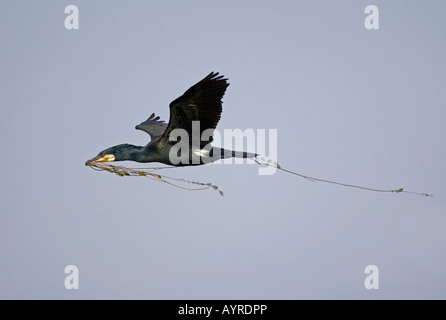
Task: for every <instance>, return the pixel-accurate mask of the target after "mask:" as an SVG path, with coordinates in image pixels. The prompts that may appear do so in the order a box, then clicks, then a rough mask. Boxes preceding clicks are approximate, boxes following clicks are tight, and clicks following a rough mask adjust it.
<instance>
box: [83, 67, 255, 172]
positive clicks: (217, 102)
mask: <svg viewBox="0 0 446 320" xmlns="http://www.w3.org/2000/svg"><path fill="white" fill-rule="evenodd" d="M228 85H229V83H228V82H227V79H225V78H224V77H223V76H219V75H218V73H214V72H211V73H210V74H209V75H208V76H207V77H205V78H204V79H203V80H201V81H200V82H198V83H197V84H195V85H194V86H192V87H191V88H190V89H188V90H187V91H186V92H185V93H184V94H183V95H182V96H181V97H179V98H177V99H175V100H174V101H172V102H171V103H170V105H169V107H170V118H169V123H167V124H166V123H165V122H164V121H162V120H159V117H155V114H152V115H151V116H150V117H149V118H148V119H147V120H146V121H144V122H142V123H140V124H139V125H137V126H136V127H135V128H136V129H138V130H142V131H145V132H147V133H148V134H149V135H150V137H151V141H150V142H149V143H148V144H147V145H146V146H134V145H130V144H120V145H117V146H114V147H111V148H108V149H105V150H104V151H101V152H100V153H99V154H98V155H97V156H96V157H94V158H93V159H91V160H88V161H87V162H86V164H87V165H88V164H89V163H91V162H103V161H124V160H131V161H137V162H160V163H164V164H168V165H174V166H188V165H202V164H206V163H210V162H214V161H216V160H220V159H224V158H229V157H238V158H254V157H255V156H256V154H253V153H247V152H240V151H232V150H226V149H222V148H218V147H213V146H211V142H212V135H213V132H214V129H215V128H216V126H217V124H218V121H219V120H220V117H221V112H222V102H221V99H222V97H223V95H224V93H225V91H226V88H227V87H228Z"/></svg>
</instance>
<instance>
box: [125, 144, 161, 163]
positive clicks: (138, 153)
mask: <svg viewBox="0 0 446 320" xmlns="http://www.w3.org/2000/svg"><path fill="white" fill-rule="evenodd" d="M129 147H130V148H131V152H130V155H131V159H130V160H133V161H137V162H155V161H158V159H156V153H154V152H151V151H152V150H151V149H150V147H149V146H144V147H141V146H134V145H129Z"/></svg>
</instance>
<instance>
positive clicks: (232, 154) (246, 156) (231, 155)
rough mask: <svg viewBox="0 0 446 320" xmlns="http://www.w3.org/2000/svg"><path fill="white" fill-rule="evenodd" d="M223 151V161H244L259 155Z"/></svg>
mask: <svg viewBox="0 0 446 320" xmlns="http://www.w3.org/2000/svg"><path fill="white" fill-rule="evenodd" d="M220 150H221V159H226V158H243V159H252V158H255V157H257V156H258V154H257V153H251V152H245V151H233V150H227V149H220Z"/></svg>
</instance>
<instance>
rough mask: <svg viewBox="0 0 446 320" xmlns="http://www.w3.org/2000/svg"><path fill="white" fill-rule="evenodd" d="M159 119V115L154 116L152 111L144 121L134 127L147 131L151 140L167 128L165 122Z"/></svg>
mask: <svg viewBox="0 0 446 320" xmlns="http://www.w3.org/2000/svg"><path fill="white" fill-rule="evenodd" d="M159 119H160V117H158V116H156V117H155V114H154V113H152V114H151V115H150V117H149V118H148V119H147V120H146V121H144V122H141V123H140V124H138V125H137V126H136V127H135V129H137V130H142V131H145V132H147V133H148V134H150V138H152V140H154V139H157V138H159V137H161V136H162V135H163V133H164V131H165V130H166V128H167V123H165V122H164V121H163V120H159Z"/></svg>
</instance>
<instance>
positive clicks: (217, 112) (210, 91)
mask: <svg viewBox="0 0 446 320" xmlns="http://www.w3.org/2000/svg"><path fill="white" fill-rule="evenodd" d="M227 80H228V79H225V78H224V76H223V75H221V76H219V75H218V72H216V73H215V72H211V73H210V74H209V75H208V76H207V77H205V78H204V79H203V80H201V81H200V82H198V83H197V84H195V85H194V86H192V87H191V88H189V89H188V90H187V91H186V92H185V93H184V94H183V95H182V96H181V97H179V98H177V99H175V100H174V101H172V102H171V103H170V105H169V107H170V118H169V124H168V125H167V128H166V130H165V131H164V133H163V136H162V137H161V138H160V142H161V143H166V142H167V141H168V140H169V134H170V133H171V132H172V130H174V129H177V128H181V129H184V130H186V131H187V133H188V134H189V137H192V121H200V137H201V134H202V133H203V131H204V130H206V129H211V130H212V132H213V130H214V129H215V127H216V126H217V124H218V121H219V120H220V117H221V112H222V102H221V99H222V98H223V95H224V94H225V91H226V88H227V87H228V85H229V83H228V82H227ZM210 140H212V138H210ZM207 143H209V142H203V143H201V144H202V146H204V145H206V144H207Z"/></svg>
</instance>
